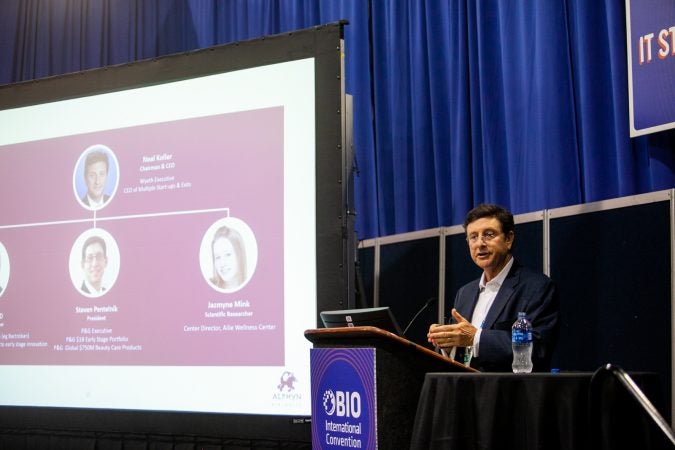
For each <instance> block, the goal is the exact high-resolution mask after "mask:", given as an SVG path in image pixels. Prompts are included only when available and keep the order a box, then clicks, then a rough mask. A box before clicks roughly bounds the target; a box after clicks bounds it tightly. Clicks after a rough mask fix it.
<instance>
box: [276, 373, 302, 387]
mask: <svg viewBox="0 0 675 450" xmlns="http://www.w3.org/2000/svg"><path fill="white" fill-rule="evenodd" d="M296 381H298V379H297V378H295V375H293V372H288V371H286V372H284V373H282V374H281V380H280V382H279V385H278V386H277V389H279V392H284V389H286V392H291V391H292V390H294V389H295V386H294V384H295V382H296Z"/></svg>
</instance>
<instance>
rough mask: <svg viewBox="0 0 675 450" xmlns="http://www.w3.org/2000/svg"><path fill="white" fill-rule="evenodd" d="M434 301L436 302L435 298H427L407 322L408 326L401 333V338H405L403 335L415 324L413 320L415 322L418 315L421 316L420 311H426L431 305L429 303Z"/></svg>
mask: <svg viewBox="0 0 675 450" xmlns="http://www.w3.org/2000/svg"><path fill="white" fill-rule="evenodd" d="M434 300H436V297H429V299H428V300H427V301H426V302H424V305H423V306H422V307H421V308H420V309H419V311H417V313H416V314H415V315H414V316H413V318H412V319H410V322H408V325H407V326H406V327H405V329H404V330H403V333H401V334H402V335H403V336H405V334H406V333H407V332H408V329H409V328H410V326H411V325H412V324H413V323H415V320H417V318H418V317H419V316H420V314H422V311H424V310H425V309H427V308H428V307H429V305H430V304H431V302H433V301H434Z"/></svg>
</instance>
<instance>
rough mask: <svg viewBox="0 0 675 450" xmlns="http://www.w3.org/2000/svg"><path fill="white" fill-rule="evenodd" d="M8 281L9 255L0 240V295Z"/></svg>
mask: <svg viewBox="0 0 675 450" xmlns="http://www.w3.org/2000/svg"><path fill="white" fill-rule="evenodd" d="M8 282H9V255H8V254H7V249H6V248H5V246H4V245H3V244H2V242H0V297H2V294H3V293H4V292H5V291H6V290H7V283H8Z"/></svg>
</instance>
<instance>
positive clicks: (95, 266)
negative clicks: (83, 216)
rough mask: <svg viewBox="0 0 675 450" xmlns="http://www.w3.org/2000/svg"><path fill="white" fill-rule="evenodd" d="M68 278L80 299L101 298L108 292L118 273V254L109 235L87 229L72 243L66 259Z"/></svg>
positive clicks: (97, 230) (114, 243)
mask: <svg viewBox="0 0 675 450" xmlns="http://www.w3.org/2000/svg"><path fill="white" fill-rule="evenodd" d="M68 268H69V271H70V279H71V281H72V283H73V286H74V287H75V289H76V290H77V291H78V292H79V293H80V294H81V295H83V296H84V297H88V298H97V297H101V296H103V295H105V294H107V293H108V292H110V290H111V289H112V287H113V285H114V284H115V281H117V275H118V274H119V270H120V251H119V247H118V246H117V242H116V241H115V239H114V238H113V237H112V235H111V234H110V233H108V232H107V231H105V230H103V229H101V228H91V229H89V230H87V231H85V232H84V233H82V234H81V235H80V236H78V238H77V239H76V240H75V243H74V244H73V247H72V248H71V250H70V258H69V260H68Z"/></svg>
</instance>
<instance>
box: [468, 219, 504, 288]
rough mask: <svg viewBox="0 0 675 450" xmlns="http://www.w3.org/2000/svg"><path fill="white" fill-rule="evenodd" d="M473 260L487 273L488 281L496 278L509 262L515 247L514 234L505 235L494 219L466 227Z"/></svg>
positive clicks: (482, 220) (480, 220)
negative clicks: (513, 246) (510, 254)
mask: <svg viewBox="0 0 675 450" xmlns="http://www.w3.org/2000/svg"><path fill="white" fill-rule="evenodd" d="M466 238H467V242H468V243H469V251H470V252H471V259H473V262H474V263H476V265H477V266H478V267H480V268H481V269H483V270H484V271H485V274H486V275H487V277H488V281H489V280H491V279H492V278H493V277H495V276H496V275H497V274H499V272H500V271H501V270H502V269H503V268H504V266H505V265H506V263H507V262H508V255H509V253H510V252H511V246H512V245H513V232H510V233H509V235H505V234H504V233H503V232H502V225H501V223H500V222H499V220H497V219H496V218H494V217H483V218H481V219H478V220H475V221H473V222H471V223H470V224H469V225H467V227H466Z"/></svg>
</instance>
